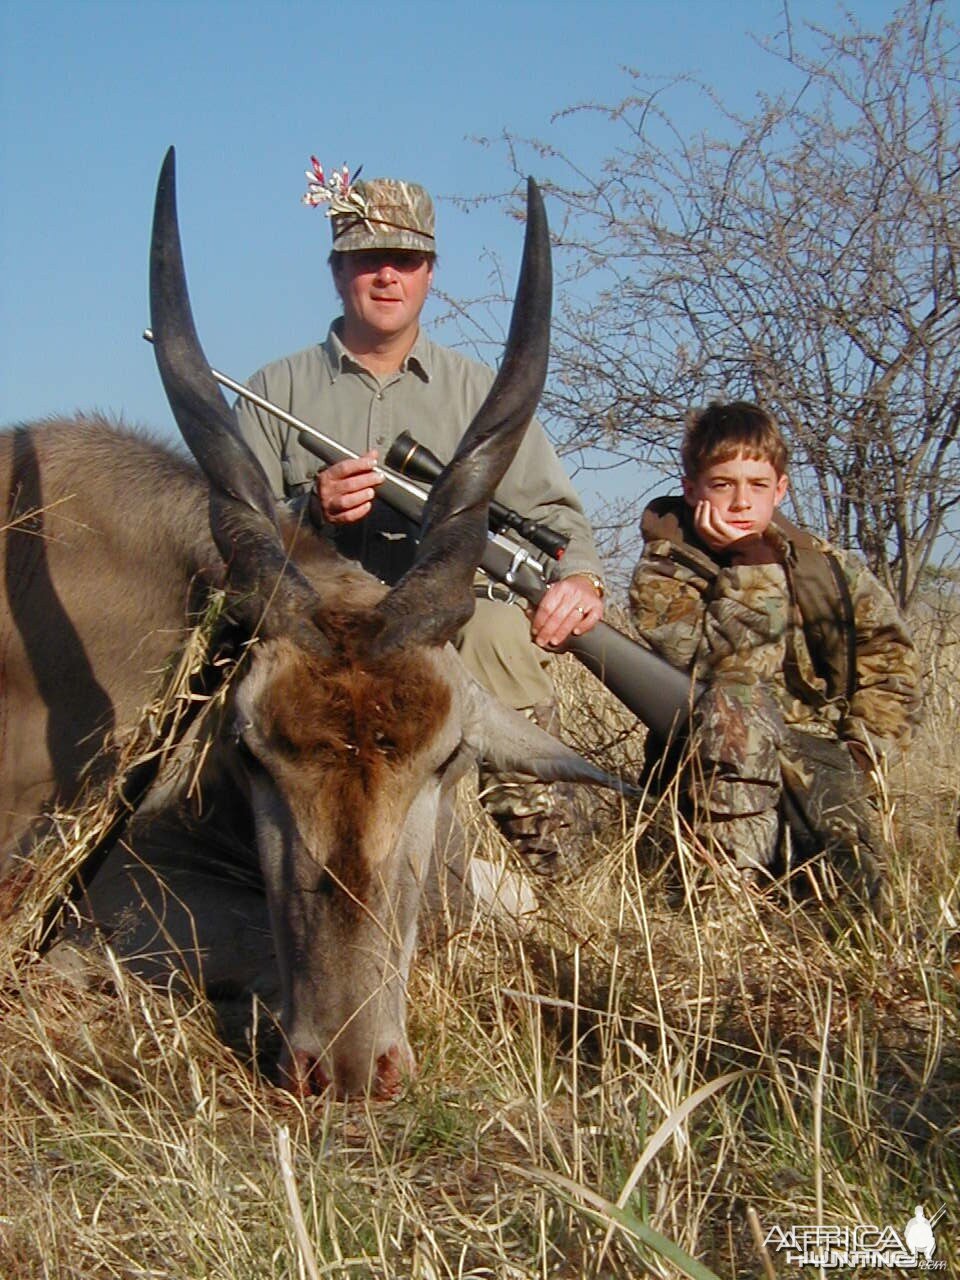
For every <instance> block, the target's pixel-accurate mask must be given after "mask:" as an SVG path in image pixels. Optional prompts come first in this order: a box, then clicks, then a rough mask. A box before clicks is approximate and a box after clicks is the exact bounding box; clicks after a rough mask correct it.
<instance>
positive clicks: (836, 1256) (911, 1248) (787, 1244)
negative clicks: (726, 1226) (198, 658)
mask: <svg viewBox="0 0 960 1280" xmlns="http://www.w3.org/2000/svg"><path fill="white" fill-rule="evenodd" d="M946 1211H947V1207H946V1205H941V1206H940V1208H939V1209H938V1210H937V1212H936V1213H935V1214H934V1215H933V1217H932V1218H928V1217H927V1216H926V1214H925V1213H924V1211H923V1205H920V1204H918V1205H917V1207H916V1209H915V1210H914V1213H913V1217H912V1218H911V1219H910V1221H909V1222H908V1223H907V1224H906V1226H905V1227H904V1228H903V1230H902V1231H898V1230H897V1229H896V1228H895V1227H890V1226H886V1227H875V1226H871V1225H867V1224H866V1223H862V1224H860V1225H858V1226H853V1227H832V1226H831V1227H827V1226H797V1225H794V1226H790V1227H787V1228H783V1227H771V1228H770V1230H769V1231H768V1232H767V1235H766V1239H765V1240H764V1244H765V1245H766V1246H767V1248H769V1249H773V1250H774V1252H775V1253H778V1254H782V1253H786V1262H787V1264H788V1265H791V1266H795V1267H820V1268H822V1269H824V1270H831V1269H833V1268H840V1267H844V1268H849V1267H870V1268H873V1269H878V1268H881V1267H900V1268H902V1269H904V1270H907V1269H912V1270H915V1271H945V1270H946V1266H947V1264H946V1263H945V1262H939V1261H934V1257H933V1255H934V1254H935V1253H936V1251H937V1238H936V1236H935V1235H934V1230H933V1229H934V1227H935V1226H936V1225H937V1223H938V1222H939V1221H940V1219H941V1218H942V1217H943V1215H944V1214H945V1213H946Z"/></svg>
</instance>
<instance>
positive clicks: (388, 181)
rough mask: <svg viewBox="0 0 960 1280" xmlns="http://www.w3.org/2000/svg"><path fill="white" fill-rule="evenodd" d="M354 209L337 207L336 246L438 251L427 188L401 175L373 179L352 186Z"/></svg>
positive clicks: (346, 249) (342, 249) (352, 249)
mask: <svg viewBox="0 0 960 1280" xmlns="http://www.w3.org/2000/svg"><path fill="white" fill-rule="evenodd" d="M351 194H352V195H353V196H354V199H355V200H356V203H357V205H358V206H359V205H360V204H361V202H362V211H361V208H360V207H358V208H357V210H356V211H355V212H354V211H353V210H352V209H351V210H350V211H349V212H340V211H339V210H335V211H334V212H333V216H332V219H331V221H332V222H333V247H334V249H336V250H337V251H338V252H346V253H351V252H355V251H357V250H360V249H415V250H420V251H421V252H423V253H436V251H437V245H436V239H435V236H434V214H433V201H432V200H431V199H430V194H429V192H428V191H427V190H426V188H424V187H420V186H418V185H417V184H416V183H415V182H401V181H400V180H399V179H398V178H370V179H369V180H361V181H360V182H356V183H354V185H353V186H352V188H351Z"/></svg>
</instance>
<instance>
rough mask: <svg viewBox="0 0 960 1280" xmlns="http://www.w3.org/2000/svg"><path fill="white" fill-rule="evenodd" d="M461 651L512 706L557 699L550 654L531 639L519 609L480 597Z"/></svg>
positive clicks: (475, 671) (474, 673)
mask: <svg viewBox="0 0 960 1280" xmlns="http://www.w3.org/2000/svg"><path fill="white" fill-rule="evenodd" d="M457 648H458V649H459V651H460V657H461V658H462V659H463V662H464V665H465V666H466V668H467V670H468V671H469V672H470V674H471V675H472V676H474V677H475V678H476V679H477V680H479V681H480V683H481V684H482V685H483V687H484V688H485V689H487V690H489V692H490V693H492V694H493V695H494V697H495V698H499V699H500V701H501V702H505V703H506V704H507V706H508V707H517V708H527V707H536V706H538V705H539V704H541V703H544V702H552V701H553V682H552V681H551V679H550V676H549V674H548V671H547V667H548V664H549V662H550V655H549V654H548V653H547V652H546V651H545V650H543V649H539V648H537V646H536V645H535V644H534V643H533V641H532V640H531V639H530V623H529V621H528V619H527V616H526V614H525V613H524V612H523V610H522V609H521V608H520V606H519V605H517V604H507V603H506V602H505V601H502V600H488V599H486V597H479V598H478V599H477V607H476V610H475V611H474V615H473V617H472V618H471V619H470V621H469V622H468V623H467V625H466V626H465V627H464V628H463V630H462V631H461V632H460V636H459V639H458V642H457Z"/></svg>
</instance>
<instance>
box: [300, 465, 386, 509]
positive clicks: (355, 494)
mask: <svg viewBox="0 0 960 1280" xmlns="http://www.w3.org/2000/svg"><path fill="white" fill-rule="evenodd" d="M376 465H377V451H376V449H371V450H370V451H369V453H364V454H362V455H361V456H360V457H359V458H344V459H343V460H342V461H341V462H335V463H334V464H333V465H332V466H330V467H325V468H324V470H323V471H318V472H317V478H316V480H315V482H314V493H315V494H316V496H317V499H318V501H319V504H320V510H321V512H322V514H323V519H324V520H325V521H326V523H327V524H353V523H354V522H355V521H357V520H363V519H365V518H366V517H367V516H368V515H369V514H370V508H371V507H372V506H373V499H374V496H375V494H376V489H377V485H379V484H382V483H383V473H382V472H380V471H377V470H376Z"/></svg>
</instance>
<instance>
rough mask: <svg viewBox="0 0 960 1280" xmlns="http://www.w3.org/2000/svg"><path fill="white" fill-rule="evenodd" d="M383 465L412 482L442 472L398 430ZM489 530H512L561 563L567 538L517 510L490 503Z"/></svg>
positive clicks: (434, 460)
mask: <svg viewBox="0 0 960 1280" xmlns="http://www.w3.org/2000/svg"><path fill="white" fill-rule="evenodd" d="M384 464H385V465H386V466H388V467H390V469H391V470H392V471H398V472H399V473H400V475H402V476H409V477H410V479H411V480H426V481H427V482H428V483H429V484H432V483H433V481H434V480H436V478H437V477H438V476H439V474H440V472H441V471H442V470H443V463H442V462H441V461H440V459H439V458H438V457H437V455H436V454H435V453H432V452H431V451H430V450H429V449H428V448H427V446H426V445H423V444H420V443H419V442H418V441H416V440H414V438H413V436H412V435H411V434H410V432H409V431H401V432H400V434H399V435H398V436H397V438H396V440H394V442H393V444H392V445H391V446H390V449H389V451H388V453H387V456H386V458H384ZM490 528H491V529H492V530H493V532H494V533H502V532H503V531H504V530H505V529H512V530H513V532H514V533H519V534H520V536H521V538H525V539H526V540H527V542H530V543H532V544H533V546H535V547H537V548H538V550H540V551H543V552H545V553H546V554H547V555H548V556H552V557H553V559H554V560H562V559H563V553H564V552H565V551H566V549H567V543H568V542H569V541H570V539H569V538H567V537H565V536H564V535H563V534H562V533H557V532H556V530H555V529H551V528H550V527H549V526H548V525H545V524H538V522H537V521H536V520H527V519H526V518H525V517H524V516H522V515H521V514H520V512H519V511H514V510H513V509H512V508H511V507H505V506H504V505H503V503H502V502H495V501H494V500H493V499H491V501H490Z"/></svg>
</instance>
